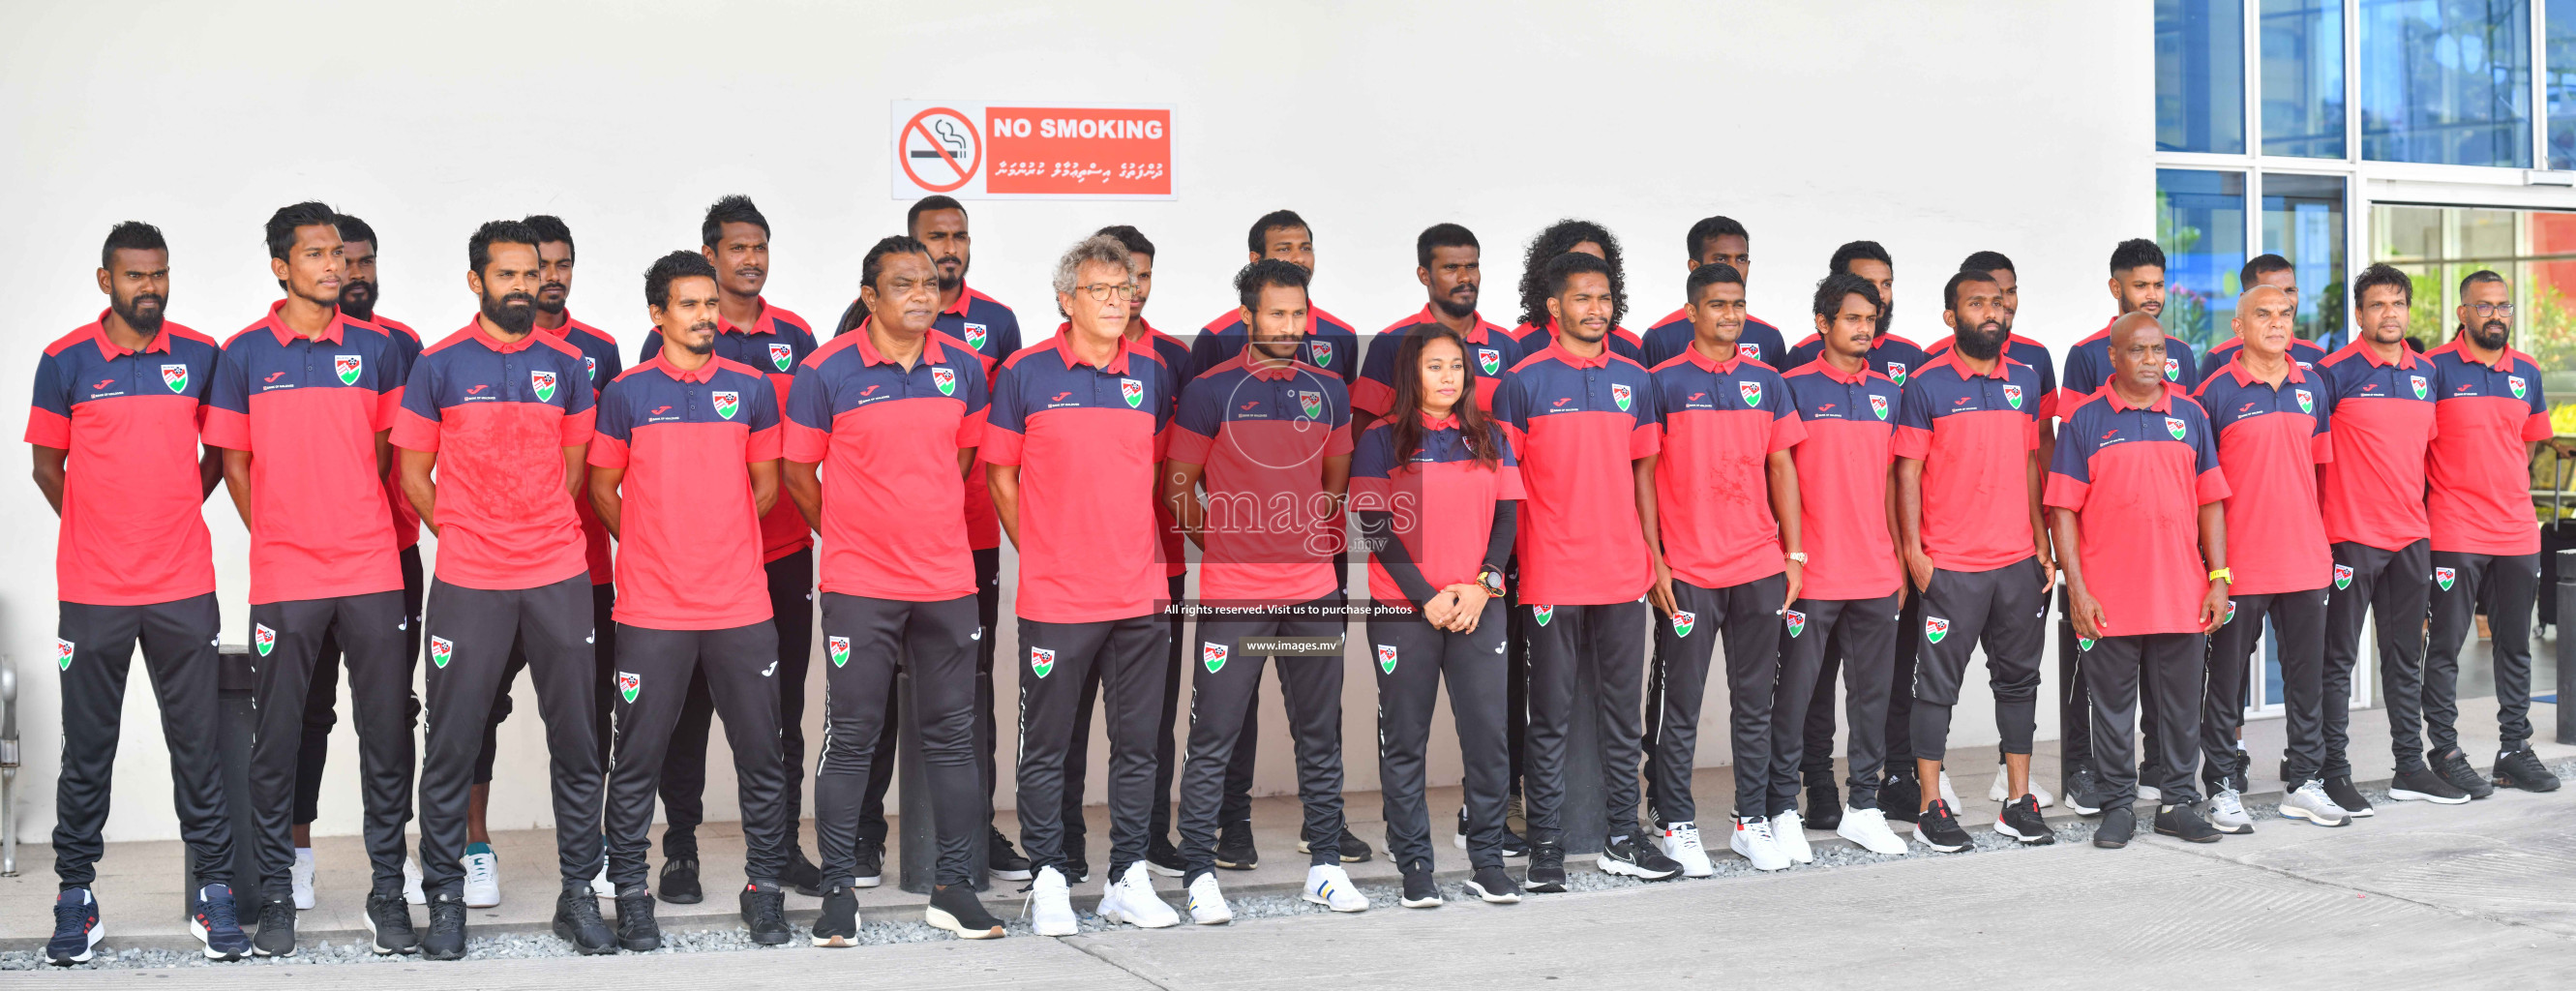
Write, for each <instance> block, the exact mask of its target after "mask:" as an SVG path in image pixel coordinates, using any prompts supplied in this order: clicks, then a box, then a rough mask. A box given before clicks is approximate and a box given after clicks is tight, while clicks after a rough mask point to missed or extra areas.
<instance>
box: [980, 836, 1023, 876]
mask: <svg viewBox="0 0 2576 991" xmlns="http://www.w3.org/2000/svg"><path fill="white" fill-rule="evenodd" d="M985 831H986V833H987V835H986V836H985V837H984V870H985V871H986V872H987V873H990V874H992V875H993V879H994V880H996V881H1026V880H1028V879H1029V878H1031V877H1033V876H1034V875H1033V874H1032V873H1031V868H1030V867H1029V858H1027V857H1023V856H1020V851H1018V850H1016V849H1013V848H1012V847H1011V840H1010V837H1007V836H1004V835H1002V831H1001V830H999V829H994V828H992V827H990V826H987V827H985Z"/></svg>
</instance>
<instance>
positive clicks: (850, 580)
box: [784, 323, 991, 602]
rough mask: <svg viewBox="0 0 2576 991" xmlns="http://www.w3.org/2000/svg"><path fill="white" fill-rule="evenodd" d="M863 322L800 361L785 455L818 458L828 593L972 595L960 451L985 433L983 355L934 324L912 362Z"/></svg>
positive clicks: (918, 598) (913, 597)
mask: <svg viewBox="0 0 2576 991" xmlns="http://www.w3.org/2000/svg"><path fill="white" fill-rule="evenodd" d="M867 329H868V325H867V324H866V323H861V324H859V325H858V326H857V327H854V328H851V330H850V332H849V333H846V334H842V335H841V336H839V337H835V338H833V339H832V341H831V343H829V344H825V345H823V347H822V349H821V350H819V351H816V352H814V354H813V355H812V356H811V357H808V358H806V359H805V363H804V364H803V365H800V366H798V367H797V369H796V379H797V381H796V391H795V393H794V394H793V395H792V396H790V397H789V398H788V400H787V418H786V420H785V423H784V425H785V427H786V443H785V451H786V458H787V460H789V461H794V462H798V463H801V464H820V465H822V466H823V467H822V476H821V477H822V483H823V512H822V517H823V527H822V531H823V552H822V558H823V560H822V571H823V591H826V592H838V593H840V594H842V595H858V596H866V597H868V598H872V599H895V600H900V601H905V602H942V601H946V600H949V599H954V598H958V597H960V596H966V595H973V594H975V555H974V552H973V550H972V549H971V548H970V546H969V542H968V541H967V539H966V526H965V523H964V514H965V511H966V491H967V489H969V488H970V487H981V486H982V485H983V484H984V476H983V475H982V474H981V473H977V474H976V475H975V485H974V486H968V485H967V484H966V479H965V478H964V477H962V476H960V475H959V474H958V471H957V452H958V451H959V450H962V449H966V448H972V447H975V446H976V445H977V444H979V443H981V442H982V439H983V434H984V414H985V410H986V408H987V407H988V406H990V405H991V398H990V397H991V392H990V390H989V389H988V388H987V386H986V383H985V380H984V360H983V356H982V355H980V354H977V353H976V352H975V349H973V348H970V347H967V346H966V342H964V341H961V340H958V339H956V338H954V337H950V336H948V335H946V334H943V333H940V332H938V331H935V330H934V331H931V332H930V336H929V338H928V339H926V340H924V341H923V342H922V345H921V356H920V358H919V359H917V360H915V361H914V362H913V366H912V368H911V369H910V370H909V371H907V370H905V368H904V367H903V366H902V365H901V364H898V363H896V362H895V360H894V359H892V358H888V357H886V356H885V355H884V354H883V353H881V352H879V351H878V350H877V348H876V342H874V341H872V340H870V339H869V338H868V333H867Z"/></svg>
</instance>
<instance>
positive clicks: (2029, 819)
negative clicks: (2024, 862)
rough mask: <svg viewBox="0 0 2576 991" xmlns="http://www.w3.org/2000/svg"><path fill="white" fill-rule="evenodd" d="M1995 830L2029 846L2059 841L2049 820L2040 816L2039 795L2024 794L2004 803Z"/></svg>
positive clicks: (2045, 844) (1996, 818)
mask: <svg viewBox="0 0 2576 991" xmlns="http://www.w3.org/2000/svg"><path fill="white" fill-rule="evenodd" d="M1995 832H1997V833H2001V834H2003V835H2005V836H2009V837H2012V838H2013V839H2016V840H2020V841H2021V842H2022V843H2024V844H2026V845H2029V846H2047V845H2049V844H2051V843H2055V842H2057V834H2056V833H2054V832H2052V831H2050V830H2049V828H2048V822H2047V820H2044V819H2042V818H2040V816H2039V796H2036V795H2023V796H2022V797H2020V798H2016V799H2013V800H2012V801H2011V802H2009V803H2006V804H2005V805H2004V811H2003V814H2002V815H1999V816H1996V817H1995Z"/></svg>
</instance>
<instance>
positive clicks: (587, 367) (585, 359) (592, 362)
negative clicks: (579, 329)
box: [581, 354, 599, 382]
mask: <svg viewBox="0 0 2576 991" xmlns="http://www.w3.org/2000/svg"><path fill="white" fill-rule="evenodd" d="M581 370H582V373H583V374H584V375H586V376H588V377H589V379H590V380H591V381H593V382H597V381H599V359H597V358H593V357H591V356H589V355H586V354H585V355H582V356H581Z"/></svg>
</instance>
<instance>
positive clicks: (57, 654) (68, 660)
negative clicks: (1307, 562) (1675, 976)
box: [54, 638, 1386, 671]
mask: <svg viewBox="0 0 2576 991" xmlns="http://www.w3.org/2000/svg"><path fill="white" fill-rule="evenodd" d="M1378 649H1379V650H1385V649H1386V648H1384V647H1380V648H1378ZM54 666H55V667H57V668H60V669H62V670H65V671H69V670H71V669H72V642H71V641H69V640H64V639H61V638H56V639H55V640H54Z"/></svg>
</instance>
